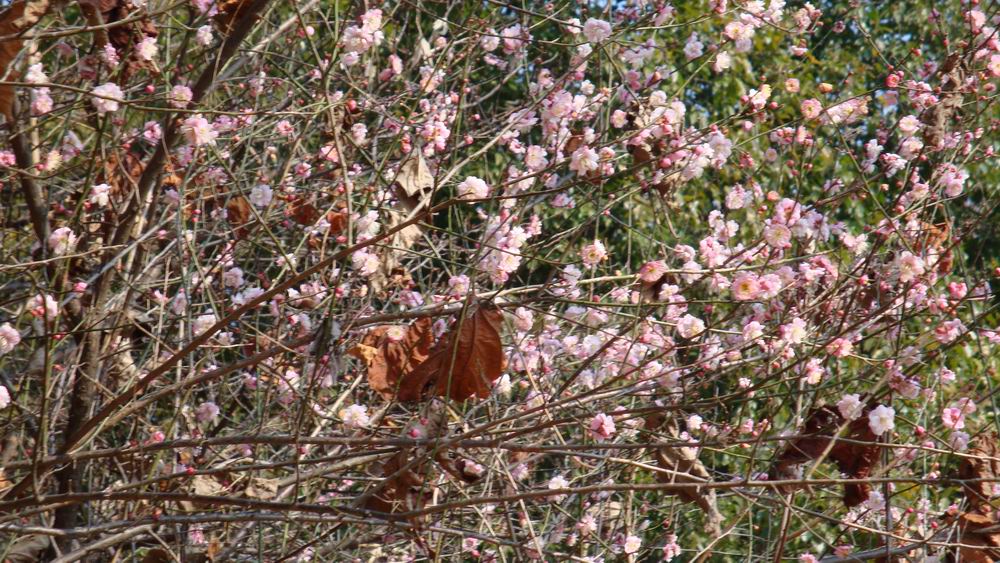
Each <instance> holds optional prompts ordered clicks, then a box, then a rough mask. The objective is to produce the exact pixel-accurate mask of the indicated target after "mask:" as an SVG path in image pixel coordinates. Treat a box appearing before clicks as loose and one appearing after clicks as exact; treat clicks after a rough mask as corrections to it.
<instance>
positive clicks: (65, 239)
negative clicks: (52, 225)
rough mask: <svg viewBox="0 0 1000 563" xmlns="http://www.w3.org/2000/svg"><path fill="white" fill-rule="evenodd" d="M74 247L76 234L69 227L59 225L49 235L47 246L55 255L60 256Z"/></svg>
mask: <svg viewBox="0 0 1000 563" xmlns="http://www.w3.org/2000/svg"><path fill="white" fill-rule="evenodd" d="M74 247H76V234H75V233H73V230H72V229H70V228H69V227H59V228H58V229H56V230H54V231H52V234H50V235H49V248H51V249H52V253H53V254H55V255H56V256H62V255H63V254H66V253H67V252H70V251H71V250H73V248H74Z"/></svg>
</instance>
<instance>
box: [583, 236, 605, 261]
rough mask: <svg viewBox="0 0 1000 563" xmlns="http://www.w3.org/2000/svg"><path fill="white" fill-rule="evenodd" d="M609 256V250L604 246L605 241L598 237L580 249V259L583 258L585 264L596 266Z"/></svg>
mask: <svg viewBox="0 0 1000 563" xmlns="http://www.w3.org/2000/svg"><path fill="white" fill-rule="evenodd" d="M607 257H608V251H607V249H606V248H605V247H604V243H602V242H601V241H599V240H596V239H595V240H594V242H593V243H592V244H588V245H587V246H584V247H583V249H581V250H580V259H581V260H583V264H584V265H585V266H596V265H598V264H600V263H601V262H602V261H603V260H605V259H606V258H607Z"/></svg>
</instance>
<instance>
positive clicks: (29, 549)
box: [4, 535, 49, 563]
mask: <svg viewBox="0 0 1000 563" xmlns="http://www.w3.org/2000/svg"><path fill="white" fill-rule="evenodd" d="M48 547H49V537H48V536H42V535H26V536H21V537H19V538H17V539H16V540H14V543H13V544H12V545H11V546H10V549H8V550H7V552H6V553H5V554H4V563H34V562H35V561H42V560H43V557H42V554H43V553H44V551H45V550H46V549H48Z"/></svg>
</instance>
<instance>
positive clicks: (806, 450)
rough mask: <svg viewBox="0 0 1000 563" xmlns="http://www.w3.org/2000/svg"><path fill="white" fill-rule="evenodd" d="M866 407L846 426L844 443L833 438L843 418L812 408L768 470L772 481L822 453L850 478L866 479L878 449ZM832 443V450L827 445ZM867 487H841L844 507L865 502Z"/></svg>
mask: <svg viewBox="0 0 1000 563" xmlns="http://www.w3.org/2000/svg"><path fill="white" fill-rule="evenodd" d="M870 408H871V405H868V406H867V407H866V408H865V410H864V411H863V413H862V416H861V417H860V418H858V419H856V420H854V421H852V422H850V423H849V424H848V425H847V430H846V436H845V437H846V438H847V439H848V440H850V441H849V442H848V441H844V440H836V441H835V435H836V433H837V431H838V430H839V429H840V427H841V426H842V425H843V424H844V422H845V421H844V417H842V416H841V415H840V413H839V412H838V411H837V410H835V409H833V408H831V407H828V406H822V407H818V408H816V409H814V410H813V411H812V412H811V413H809V416H808V417H807V418H806V422H805V425H804V428H803V429H802V432H801V433H800V436H799V437H798V438H796V439H794V440H792V441H791V442H789V444H788V445H787V446H785V449H784V450H783V451H782V452H781V454H780V455H779V456H778V459H777V460H776V461H775V463H774V466H773V467H772V469H771V475H772V477H775V478H778V479H780V478H783V477H786V476H788V475H790V474H791V469H792V467H793V466H795V465H798V464H801V463H804V462H807V461H812V460H815V459H818V458H820V456H822V455H823V453H824V452H828V453H827V457H828V458H829V459H830V460H832V461H834V462H835V463H836V464H837V469H839V470H840V472H841V473H845V474H847V475H848V476H850V477H851V478H852V479H866V478H868V477H870V476H871V473H872V471H873V470H874V468H875V466H876V465H877V464H878V457H879V455H878V454H879V452H880V451H881V448H880V447H879V446H878V444H877V443H876V441H877V436H875V434H874V433H873V432H872V431H871V428H869V425H868V417H867V413H868V410H869V409H870ZM831 441H833V445H832V447H831V446H830V444H831ZM870 494H871V485H869V484H867V483H848V484H847V485H845V486H844V505H845V506H848V507H851V506H857V505H859V504H861V503H862V502H864V501H866V500H868V496H869V495H870Z"/></svg>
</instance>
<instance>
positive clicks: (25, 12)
mask: <svg viewBox="0 0 1000 563" xmlns="http://www.w3.org/2000/svg"><path fill="white" fill-rule="evenodd" d="M49 5H50V2H49V0H32V1H24V0H22V1H18V2H12V3H11V4H10V6H8V7H7V9H6V10H4V11H3V12H2V13H0V36H8V35H17V34H19V33H24V32H25V31H27V30H29V29H31V28H32V27H33V26H34V25H35V24H36V23H38V20H40V19H41V18H42V16H44V15H45V13H46V12H48V11H49ZM23 44H24V42H23V41H21V40H20V39H9V40H7V41H0V79H2V81H5V82H12V81H16V80H17V77H16V76H14V74H13V72H12V70H13V69H12V67H11V65H12V63H13V62H14V59H16V58H17V55H18V53H20V52H21V47H22V46H23ZM14 96H15V89H14V86H13V85H12V84H4V85H0V112H2V113H3V115H4V116H5V117H6V118H7V120H8V121H11V120H12V119H13V110H14Z"/></svg>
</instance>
